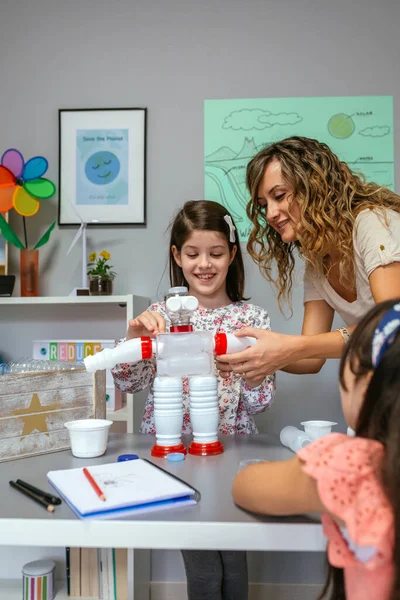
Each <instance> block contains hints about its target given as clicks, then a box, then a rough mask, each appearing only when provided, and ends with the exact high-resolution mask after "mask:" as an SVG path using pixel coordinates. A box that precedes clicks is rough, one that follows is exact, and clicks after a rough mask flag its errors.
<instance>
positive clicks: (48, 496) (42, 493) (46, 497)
mask: <svg viewBox="0 0 400 600" xmlns="http://www.w3.org/2000/svg"><path fill="white" fill-rule="evenodd" d="M16 483H18V485H21V486H22V487H24V488H26V489H27V490H30V491H31V492H33V493H34V494H36V495H37V496H40V497H41V498H43V500H47V502H49V503H50V504H61V500H60V498H58V497H57V496H53V495H52V494H49V493H48V492H45V491H43V490H40V489H39V488H37V487H35V486H34V485H31V484H30V483H27V482H26V481H22V479H17V481H16Z"/></svg>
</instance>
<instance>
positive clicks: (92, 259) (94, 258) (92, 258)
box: [89, 252, 97, 262]
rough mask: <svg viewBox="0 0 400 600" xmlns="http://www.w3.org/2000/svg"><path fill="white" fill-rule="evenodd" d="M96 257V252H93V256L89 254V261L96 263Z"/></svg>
mask: <svg viewBox="0 0 400 600" xmlns="http://www.w3.org/2000/svg"><path fill="white" fill-rule="evenodd" d="M96 256H97V254H96V252H92V253H91V254H89V261H90V262H94V261H95V260H96Z"/></svg>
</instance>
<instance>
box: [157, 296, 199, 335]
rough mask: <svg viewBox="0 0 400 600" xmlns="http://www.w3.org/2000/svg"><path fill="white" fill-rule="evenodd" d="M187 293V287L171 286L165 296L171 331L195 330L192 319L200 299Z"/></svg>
mask: <svg viewBox="0 0 400 600" xmlns="http://www.w3.org/2000/svg"><path fill="white" fill-rule="evenodd" d="M187 293H188V289H187V287H184V286H179V287H172V288H170V289H169V290H168V294H167V295H166V296H165V310H166V313H167V315H168V317H169V319H170V321H171V327H170V332H171V333H177V332H180V333H182V332H188V331H193V325H192V324H191V322H190V320H191V318H192V315H193V312H194V311H195V310H196V308H197V307H198V305H199V301H198V300H197V298H195V297H194V296H188V295H187Z"/></svg>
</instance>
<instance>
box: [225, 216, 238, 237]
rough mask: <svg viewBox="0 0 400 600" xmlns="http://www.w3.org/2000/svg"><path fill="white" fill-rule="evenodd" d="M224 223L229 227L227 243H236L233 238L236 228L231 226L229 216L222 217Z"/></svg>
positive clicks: (231, 222)
mask: <svg viewBox="0 0 400 600" xmlns="http://www.w3.org/2000/svg"><path fill="white" fill-rule="evenodd" d="M224 221H226V222H227V223H228V226H229V241H230V242H232V244H233V243H234V242H235V241H236V237H235V231H236V228H235V226H234V224H233V221H232V217H231V216H230V215H225V216H224Z"/></svg>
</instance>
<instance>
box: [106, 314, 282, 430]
mask: <svg viewBox="0 0 400 600" xmlns="http://www.w3.org/2000/svg"><path fill="white" fill-rule="evenodd" d="M148 310H149V311H152V312H158V313H160V314H161V315H162V316H163V317H164V319H165V320H166V323H167V328H169V326H170V321H169V319H168V316H167V314H166V312H165V303H164V302H159V303H156V304H152V305H151V306H150V307H149V308H148ZM192 324H193V327H194V329H195V330H196V331H211V332H212V333H217V332H225V333H232V332H234V331H238V330H239V329H241V328H242V327H245V326H250V327H256V328H258V329H268V330H270V328H271V326H270V320H269V317H268V313H267V312H266V311H265V310H264V309H262V308H260V307H258V306H254V305H253V304H249V303H247V302H233V303H232V304H228V306H224V307H222V308H215V309H207V308H200V307H199V308H198V309H197V310H196V311H195V312H194V315H193V318H192ZM122 341H123V339H122V340H119V341H118V342H117V343H121V342H122ZM111 372H112V374H113V377H114V382H115V385H116V386H117V387H118V388H119V389H120V390H122V391H123V392H133V393H135V392H140V391H142V390H144V389H147V388H150V392H149V395H148V397H147V400H146V405H145V409H144V415H143V420H142V425H141V428H140V430H141V432H142V433H150V434H155V427H154V401H153V382H154V378H155V376H156V369H155V360H154V358H153V359H151V360H143V361H139V362H136V363H131V364H120V365H117V366H116V367H115V368H114V369H112V371H111ZM215 374H216V375H218V372H217V369H216V368H215ZM218 397H219V433H220V434H233V433H258V431H257V427H256V424H255V422H254V419H253V415H256V414H258V413H260V412H262V411H264V410H266V409H267V408H269V406H270V405H271V404H272V402H273V401H274V399H275V374H272V375H268V376H267V377H266V378H265V379H264V381H263V382H262V383H261V384H260V385H259V386H258V387H256V388H250V387H249V386H248V385H247V384H246V382H245V381H244V380H242V378H241V377H240V376H239V375H237V374H235V373H231V374H230V376H229V377H228V378H227V379H223V378H222V377H220V376H218ZM191 432H192V426H191V423H190V414H189V384H188V380H187V379H184V380H183V427H182V433H191Z"/></svg>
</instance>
